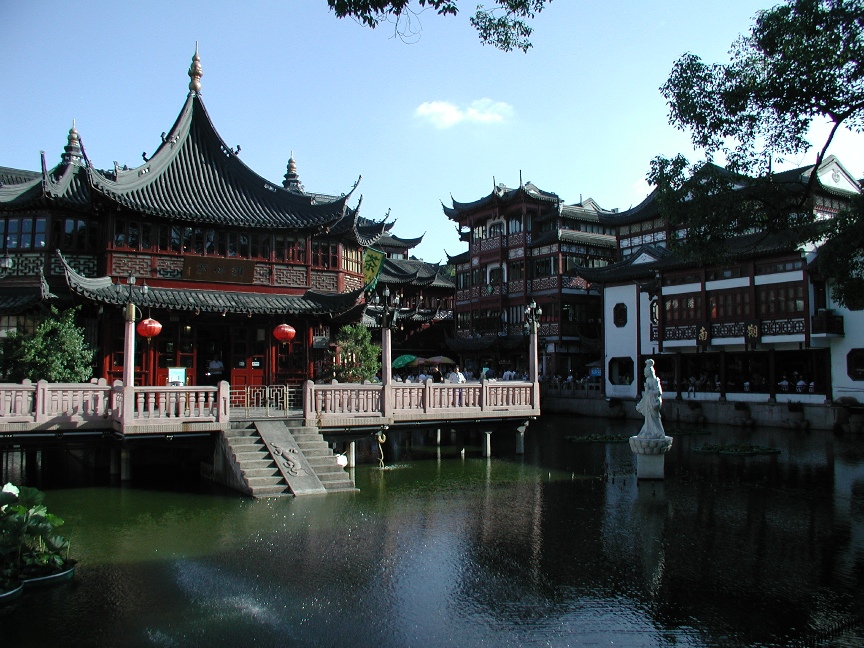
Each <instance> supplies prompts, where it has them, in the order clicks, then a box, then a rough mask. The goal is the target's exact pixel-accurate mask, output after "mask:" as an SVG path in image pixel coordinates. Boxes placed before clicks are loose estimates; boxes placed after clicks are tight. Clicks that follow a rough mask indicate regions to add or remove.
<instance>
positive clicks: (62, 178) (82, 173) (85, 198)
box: [0, 163, 91, 211]
mask: <svg viewBox="0 0 864 648" xmlns="http://www.w3.org/2000/svg"><path fill="white" fill-rule="evenodd" d="M22 173H27V177H26V178H22V179H23V182H20V183H18V184H2V186H0V207H2V208H4V209H34V208H40V207H42V208H48V207H59V208H65V209H74V210H78V211H80V210H84V209H87V208H89V206H90V203H91V200H90V196H91V194H90V187H89V179H88V174H87V170H86V169H85V168H84V167H82V166H80V165H77V164H65V163H63V164H59V165H57V166H56V167H54V168H53V169H51V170H50V171H47V170H46V171H45V172H44V173H35V172H22Z"/></svg>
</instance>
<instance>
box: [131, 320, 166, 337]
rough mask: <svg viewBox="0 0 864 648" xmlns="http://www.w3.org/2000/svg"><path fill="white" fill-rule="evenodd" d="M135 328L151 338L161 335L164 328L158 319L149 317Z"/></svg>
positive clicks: (139, 332) (141, 334) (142, 335)
mask: <svg viewBox="0 0 864 648" xmlns="http://www.w3.org/2000/svg"><path fill="white" fill-rule="evenodd" d="M135 330H136V331H138V335H140V336H141V337H145V338H147V339H148V340H149V339H150V338H152V337H155V336H157V335H159V332H160V331H161V330H162V325H161V324H160V323H159V322H157V321H156V320H154V319H150V318H149V317H148V318H147V319H143V320H141V321H140V322H138V326H136V327H135Z"/></svg>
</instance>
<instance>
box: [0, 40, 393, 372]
mask: <svg viewBox="0 0 864 648" xmlns="http://www.w3.org/2000/svg"><path fill="white" fill-rule="evenodd" d="M202 74H203V72H202V68H201V64H200V60H199V57H198V54H197V51H196V54H195V56H194V58H193V61H192V65H191V67H190V69H189V77H190V83H189V94H188V96H187V99H186V101H185V103H184V105H183V108H182V110H181V112H180V115H179V116H178V118H177V120H176V122H175V123H174V125H173V126H172V127H171V128H170V129H169V130H168V131H166V132H165V133H164V134H163V135H162V141H161V143H160V144H159V146H158V148H157V149H156V151H155V153H153V154H152V155H151V156H146V155H144V156H143V157H144V162H143V164H141V165H140V166H138V167H135V168H128V167H127V166H120V165H117V164H116V163H115V166H114V168H113V169H110V170H99V169H96V168H95V167H94V166H93V164H92V163H91V162H90V160H89V159H88V157H87V154H86V151H85V149H84V146H83V145H82V142H81V139H80V136H79V133H78V131H77V129H76V128H75V126H74V124H73V127H72V129H71V130H70V131H69V136H68V141H67V145H66V147H65V148H64V153H63V155H62V158H61V161H60V163H59V164H58V165H57V166H55V167H53V168H50V169H49V168H48V166H47V164H46V162H45V159H44V154H43V159H42V169H41V171H35V172H34V171H22V170H17V169H9V168H3V167H0V242H2V245H3V250H2V254H3V257H2V263H0V265H2V266H3V267H2V269H0V273H3V274H2V276H3V278H2V279H0V315H2V316H3V320H2V322H0V324H2V326H3V327H4V328H6V329H9V328H14V327H20V326H26V321H27V318H28V313H32V312H34V310H38V309H39V308H44V307H45V304H47V303H57V304H58V305H60V306H70V305H72V304H81V305H83V309H82V313H81V318H80V321H81V322H82V323H83V325H84V326H85V330H86V332H87V337H88V342H90V344H91V346H93V347H94V348H96V349H97V350H98V352H97V363H98V364H97V366H96V367H95V368H94V375H96V376H101V377H105V378H106V379H109V380H114V379H119V378H121V377H122V375H123V368H124V363H126V362H128V361H129V360H130V359H127V358H125V357H124V353H123V349H124V346H123V330H124V327H123V312H124V309H125V307H126V305H127V304H129V303H131V304H134V305H135V306H137V311H138V313H139V314H140V316H141V317H150V318H153V319H156V320H158V321H159V322H160V323H161V324H162V331H161V333H160V334H159V335H158V336H156V337H153V338H152V339H147V340H146V341H145V340H144V339H143V338H142V339H141V340H140V341H139V342H138V344H137V350H136V354H135V358H134V365H135V368H134V376H135V382H136V383H137V384H151V385H162V384H166V381H167V380H168V378H169V370H172V371H173V373H172V377H173V378H176V377H177V376H178V375H180V376H182V379H184V380H185V381H186V383H187V384H212V382H213V381H214V378H213V377H212V376H211V375H208V368H209V366H210V361H211V360H214V359H216V360H218V361H221V362H222V364H223V366H224V374H223V375H222V376H221V377H222V378H225V379H228V380H229V381H230V382H231V384H232V385H237V386H243V385H261V384H276V383H286V382H292V381H300V380H304V379H306V378H315V377H317V376H318V375H320V374H322V372H324V370H325V367H326V365H327V364H328V363H329V361H330V358H331V355H330V353H329V351H330V345H331V338H332V335H331V333H332V327H334V326H335V325H337V324H339V323H344V322H351V321H359V320H360V318H361V316H362V312H363V310H364V308H365V303H364V301H363V299H362V294H363V272H362V258H363V251H364V249H365V248H366V246H370V245H374V244H376V243H379V242H381V243H383V244H384V245H388V244H389V243H393V244H394V245H395V246H396V247H398V246H399V245H401V244H402V241H401V239H395V238H394V237H393V236H392V235H391V234H390V233H389V230H390V228H391V227H392V224H388V223H385V222H384V221H383V220H382V221H380V222H377V221H371V220H368V219H365V218H363V217H361V216H360V214H359V207H360V202H361V200H357V201H356V203H355V204H354V206H353V207H352V206H349V200H351V197H352V195H353V192H354V188H356V186H357V185H356V184H355V186H354V188H351V189H350V190H349V191H348V192H346V193H345V194H343V195H340V196H330V195H324V194H320V193H311V192H307V191H306V190H305V188H304V187H303V185H302V184H301V182H300V178H299V176H298V174H297V168H296V164H295V161H294V159H293V156H292V158H291V159H290V160H289V162H288V169H287V173H286V174H285V178H284V182H282V183H281V185H279V184H275V183H272V182H270V181H269V180H267V179H265V178H263V177H261V176H259V175H258V174H256V173H255V172H254V171H253V170H251V169H250V168H249V167H247V166H246V165H245V164H244V163H243V162H242V161H241V160H240V158H239V157H238V154H239V147H238V148H237V149H236V150H233V149H232V148H230V147H229V146H227V145H226V144H225V142H224V141H223V140H222V138H221V137H220V136H219V134H218V132H217V131H216V129H215V127H214V125H213V123H212V122H211V120H210V117H209V116H208V114H207V110H206V109H205V107H204V103H203V100H202V97H201V77H202ZM358 182H359V180H358ZM385 220H386V219H385ZM388 242H389V243H388ZM409 242H410V241H409ZM403 247H404V245H403ZM279 324H288V325H290V326H292V327H293V328H294V329H295V330H296V336H295V337H294V339H293V340H291V341H290V342H283V341H280V340H277V339H275V338H274V336H273V334H272V331H273V330H274V328H275V327H276V326H278V325H279ZM178 372H179V373H178Z"/></svg>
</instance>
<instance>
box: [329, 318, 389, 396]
mask: <svg viewBox="0 0 864 648" xmlns="http://www.w3.org/2000/svg"><path fill="white" fill-rule="evenodd" d="M336 346H337V347H338V348H339V363H337V364H336V365H335V366H334V371H335V374H336V380H338V381H339V382H363V381H364V380H372V379H373V378H374V377H375V374H377V373H378V372H379V371H380V370H381V348H380V347H378V346H377V345H375V344H372V335H371V334H370V333H369V329H367V328H366V327H365V326H363V325H362V324H359V323H358V324H349V325H348V326H343V327H342V329H341V330H340V331H339V334H338V335H337V336H336Z"/></svg>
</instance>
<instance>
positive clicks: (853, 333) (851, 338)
mask: <svg viewBox="0 0 864 648" xmlns="http://www.w3.org/2000/svg"><path fill="white" fill-rule="evenodd" d="M828 305H829V306H830V307H831V308H833V309H834V312H835V313H836V314H837V315H842V316H843V332H844V334H845V335H844V337H842V338H841V337H837V338H830V344H831V384H832V387H833V390H834V398H840V397H841V396H852V397H853V398H857V399H858V402H859V403H864V381H861V380H852V379H851V378H850V377H849V374H848V372H847V370H846V356H847V354H848V353H849V351H850V350H852V349H862V348H864V311H850V310H849V309H848V308H843V307H841V306H838V305H837V304H835V303H833V302H830V301H829V304H828Z"/></svg>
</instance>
